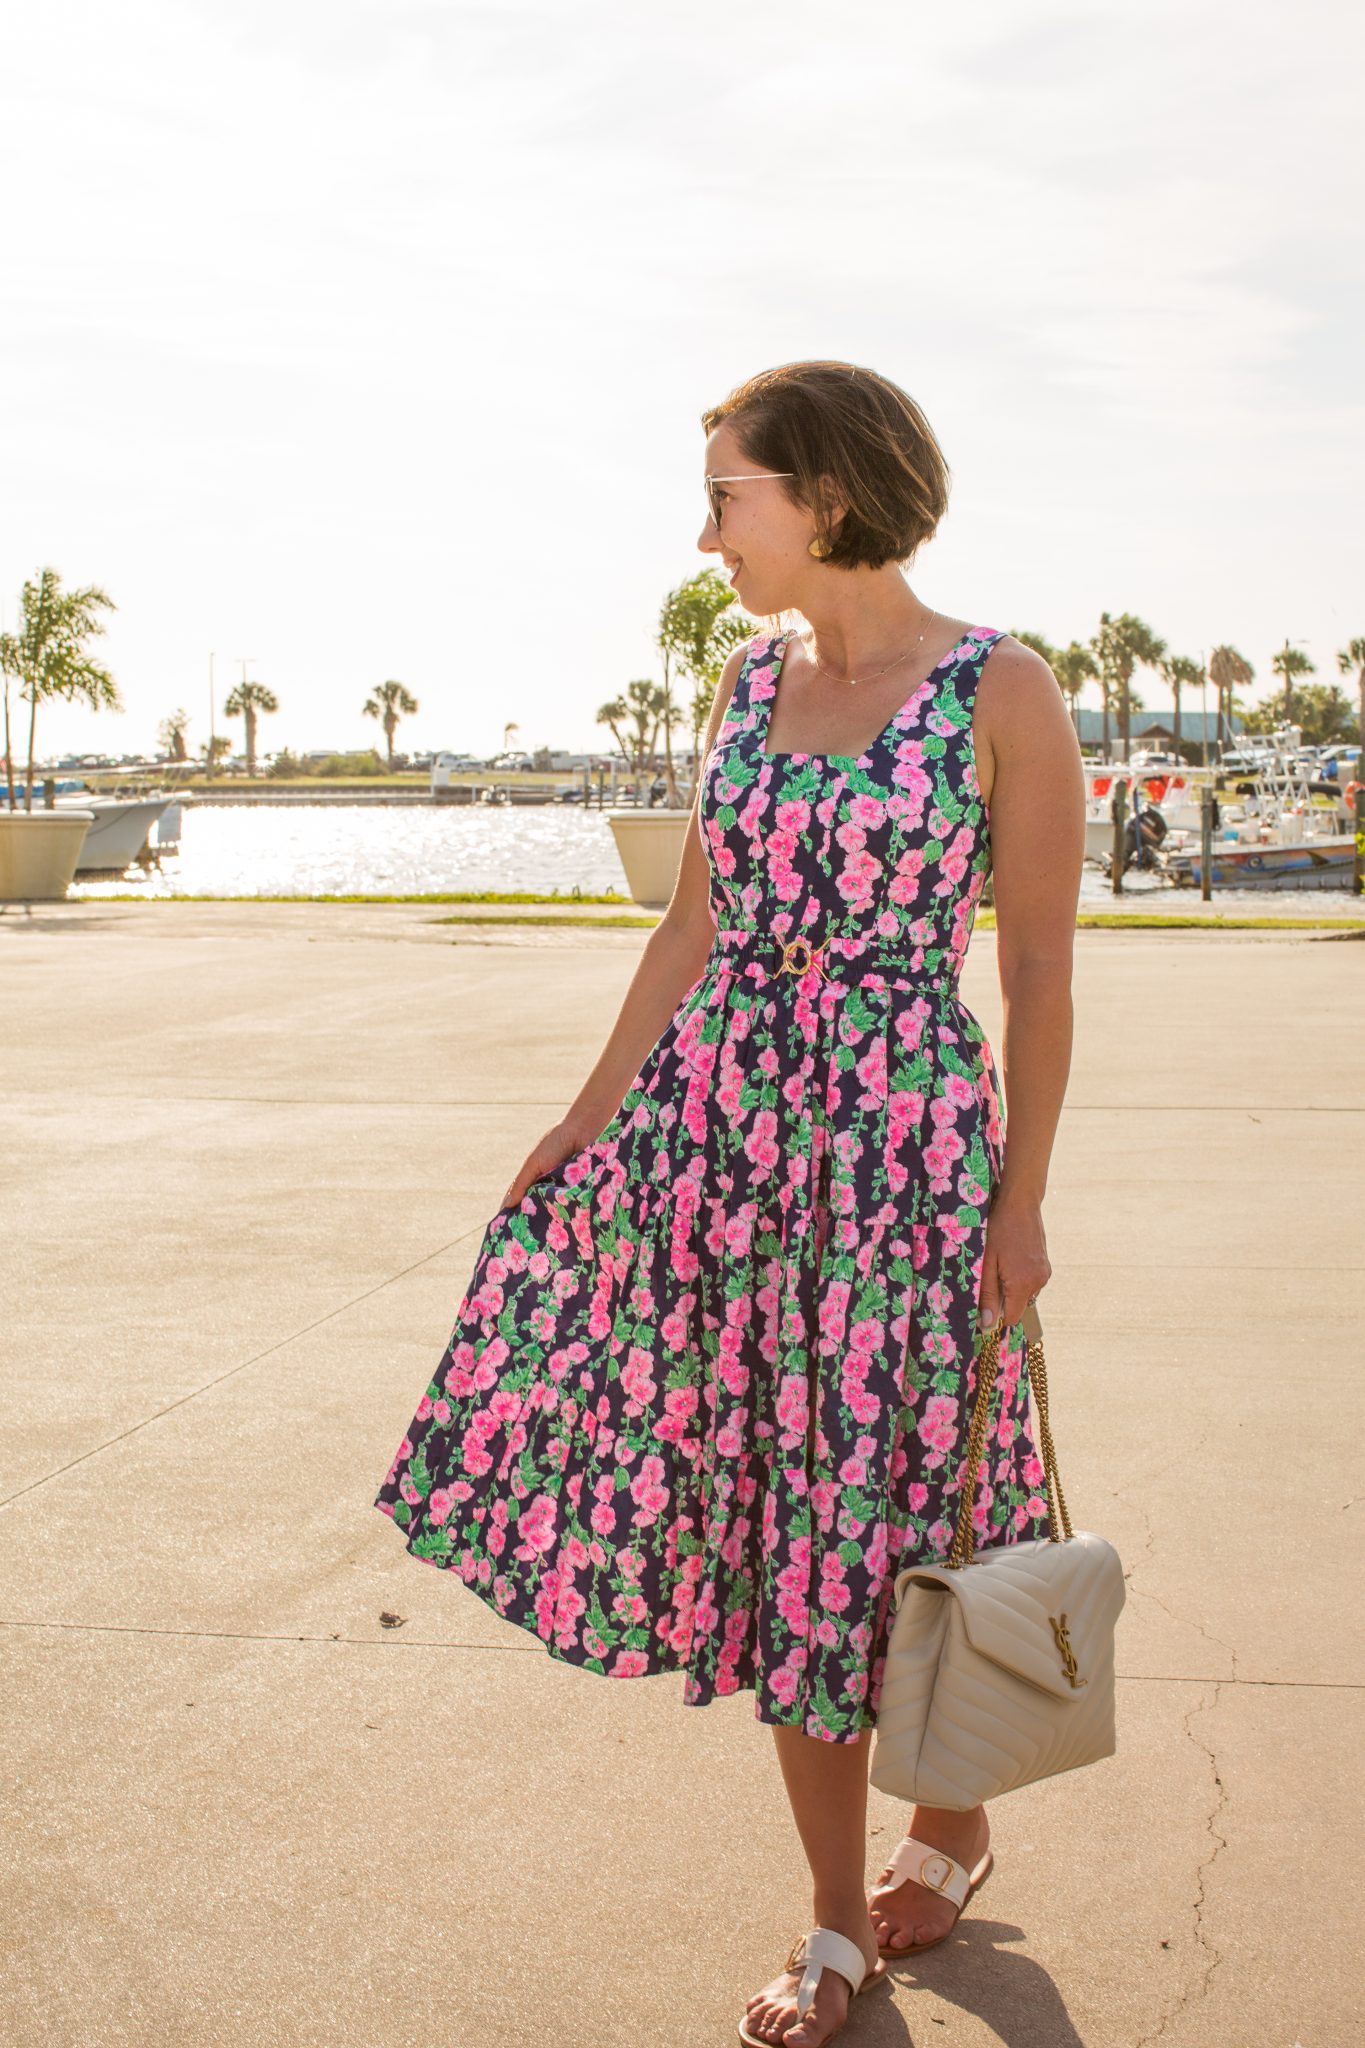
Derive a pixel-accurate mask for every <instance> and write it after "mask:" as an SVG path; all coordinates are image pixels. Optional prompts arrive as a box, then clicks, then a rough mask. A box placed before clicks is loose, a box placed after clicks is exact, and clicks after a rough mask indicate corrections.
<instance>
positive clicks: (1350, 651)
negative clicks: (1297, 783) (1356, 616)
mask: <svg viewBox="0 0 1365 2048" xmlns="http://www.w3.org/2000/svg"><path fill="white" fill-rule="evenodd" d="M1337 667H1338V668H1339V669H1340V670H1341V673H1342V674H1343V675H1344V676H1349V675H1350V674H1352V673H1353V672H1354V674H1355V679H1356V687H1357V689H1358V690H1359V692H1360V747H1361V758H1362V760H1363V761H1365V636H1362V635H1359V634H1358V635H1357V636H1356V638H1355V639H1354V640H1348V641H1347V643H1346V645H1345V646H1344V647H1340V648H1338V649H1337ZM1356 774H1357V776H1359V774H1360V770H1359V769H1357V770H1356Z"/></svg>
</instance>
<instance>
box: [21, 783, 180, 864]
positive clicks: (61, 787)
mask: <svg viewBox="0 0 1365 2048" xmlns="http://www.w3.org/2000/svg"><path fill="white" fill-rule="evenodd" d="M93 772H95V771H92V773H93ZM45 779H46V780H51V781H52V784H53V787H52V809H53V810H58V811H63V810H75V811H93V812H94V814H95V815H94V820H93V822H92V824H91V826H90V830H89V831H88V832H87V833H86V835H85V839H84V842H83V843H82V846H81V850H80V854H79V856H78V858H77V861H76V873H77V875H93V874H103V875H110V874H113V875H121V874H123V872H124V870H125V869H127V868H129V867H131V866H132V865H133V863H134V861H140V862H142V864H143V865H144V866H147V867H154V866H155V865H156V864H157V861H158V858H159V855H160V853H162V852H165V851H166V850H168V848H169V847H170V846H171V845H173V844H176V843H178V838H179V830H180V820H181V816H182V813H183V808H184V806H185V804H186V803H187V802H192V801H193V799H192V797H191V796H190V793H189V791H187V790H184V789H165V788H146V787H141V788H139V787H137V786H136V783H137V779H138V778H137V775H136V771H133V772H131V773H130V772H129V771H126V770H125V771H122V772H121V773H120V775H119V777H118V780H119V781H125V782H128V783H129V784H130V785H132V786H130V787H128V788H126V789H120V788H119V787H117V785H116V786H115V787H114V788H113V789H98V788H91V787H89V786H88V784H87V780H86V778H85V777H76V776H62V777H60V778H50V777H49V778H45ZM14 794H15V802H16V803H19V804H21V803H22V802H23V800H24V791H23V789H22V788H19V787H16V789H15V793H14ZM8 800H9V791H8V785H0V802H8ZM33 807H34V809H35V810H37V809H46V808H47V804H46V801H45V795H44V789H43V785H42V783H39V782H38V781H37V779H36V777H35V782H34V790H33Z"/></svg>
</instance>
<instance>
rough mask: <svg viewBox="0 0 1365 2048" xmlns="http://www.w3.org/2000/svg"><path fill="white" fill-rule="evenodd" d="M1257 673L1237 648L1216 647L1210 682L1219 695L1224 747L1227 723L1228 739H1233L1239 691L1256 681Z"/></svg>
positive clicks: (1212, 658) (1220, 729) (1220, 725)
mask: <svg viewBox="0 0 1365 2048" xmlns="http://www.w3.org/2000/svg"><path fill="white" fill-rule="evenodd" d="M1255 678H1256V671H1255V669H1254V668H1253V667H1252V666H1251V663H1250V662H1249V661H1248V660H1247V659H1246V658H1245V656H1244V655H1241V654H1239V653H1238V652H1237V649H1236V648H1235V647H1227V646H1219V647H1215V648H1214V650H1213V652H1212V653H1211V654H1210V656H1209V681H1210V682H1211V683H1212V684H1213V687H1214V689H1215V690H1216V691H1217V693H1218V742H1219V745H1220V746H1221V745H1222V742H1223V737H1224V726H1225V721H1226V734H1227V738H1228V739H1231V738H1232V714H1233V709H1234V706H1235V704H1236V696H1237V692H1238V690H1245V689H1247V688H1248V687H1249V686H1250V684H1251V683H1253V682H1254V681H1255Z"/></svg>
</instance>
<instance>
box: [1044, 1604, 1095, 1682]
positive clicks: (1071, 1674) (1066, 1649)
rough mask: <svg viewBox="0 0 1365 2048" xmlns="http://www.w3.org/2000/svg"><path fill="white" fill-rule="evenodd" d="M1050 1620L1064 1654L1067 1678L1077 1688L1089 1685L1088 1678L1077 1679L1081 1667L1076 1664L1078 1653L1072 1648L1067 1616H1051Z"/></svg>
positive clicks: (1058, 1645)
mask: <svg viewBox="0 0 1365 2048" xmlns="http://www.w3.org/2000/svg"><path fill="white" fill-rule="evenodd" d="M1048 1620H1049V1621H1050V1622H1051V1623H1052V1633H1053V1635H1054V1636H1055V1637H1056V1638H1057V1648H1058V1649H1059V1650H1060V1651H1061V1653H1062V1669H1063V1670H1064V1671H1065V1673H1066V1675H1067V1677H1068V1678H1069V1679H1070V1680H1071V1683H1072V1684H1073V1685H1075V1686H1081V1685H1089V1683H1090V1680H1089V1679H1088V1678H1077V1676H1076V1673H1077V1671H1078V1670H1079V1668H1080V1667H1079V1665H1078V1664H1077V1662H1076V1653H1075V1651H1074V1650H1073V1649H1072V1647H1071V1639H1070V1637H1069V1636H1068V1635H1067V1632H1066V1616H1065V1614H1063V1615H1061V1616H1060V1617H1059V1616H1057V1615H1055V1614H1049V1616H1048Z"/></svg>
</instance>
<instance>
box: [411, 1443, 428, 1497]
mask: <svg viewBox="0 0 1365 2048" xmlns="http://www.w3.org/2000/svg"><path fill="white" fill-rule="evenodd" d="M408 1476H409V1477H410V1478H411V1480H412V1483H413V1485H414V1486H415V1487H416V1489H417V1491H418V1493H419V1494H420V1496H421V1498H422V1499H423V1500H426V1499H427V1497H428V1495H429V1494H430V1492H431V1470H430V1467H429V1466H428V1464H427V1449H426V1445H425V1444H418V1446H417V1448H416V1450H415V1451H414V1452H413V1454H412V1456H411V1457H410V1458H409V1460H408Z"/></svg>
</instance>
